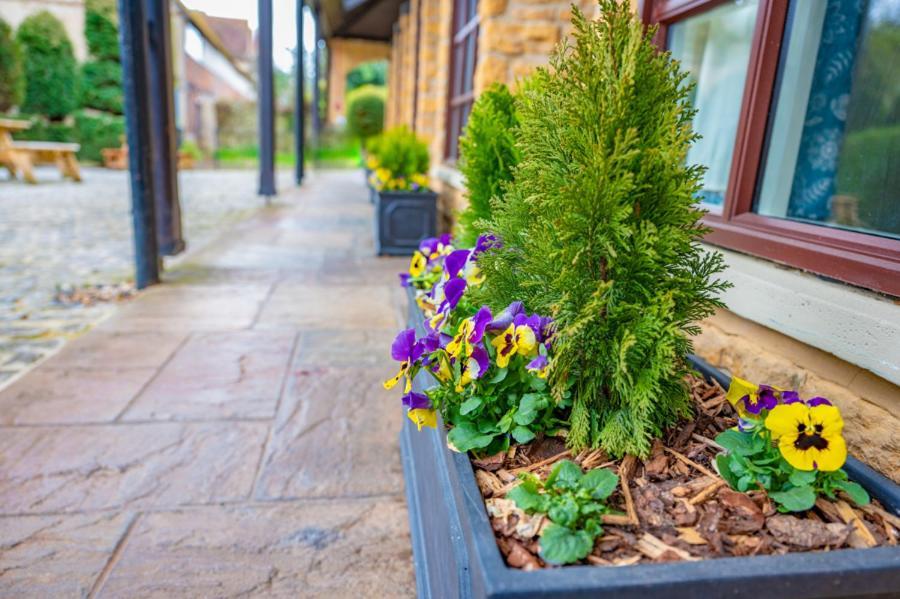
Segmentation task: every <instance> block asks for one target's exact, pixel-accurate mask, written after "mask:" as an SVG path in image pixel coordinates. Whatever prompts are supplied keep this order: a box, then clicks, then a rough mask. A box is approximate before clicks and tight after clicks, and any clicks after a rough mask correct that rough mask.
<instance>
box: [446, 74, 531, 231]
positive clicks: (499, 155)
mask: <svg viewBox="0 0 900 599" xmlns="http://www.w3.org/2000/svg"><path fill="white" fill-rule="evenodd" d="M517 125H518V119H517V118H516V100H515V97H514V96H513V95H512V93H510V91H509V88H507V87H506V86H505V85H503V84H502V83H495V84H494V85H492V86H491V87H490V88H488V89H487V90H485V91H484V92H483V93H482V94H481V95H480V96H478V99H477V100H476V101H475V104H474V105H473V106H472V112H471V114H470V115H469V120H468V122H467V124H466V130H465V134H464V135H463V137H462V138H461V139H460V141H459V152H460V171H461V172H462V174H463V177H464V178H465V180H466V198H467V200H468V202H469V205H468V206H467V207H466V209H465V210H463V211H462V212H460V214H459V216H458V220H457V230H456V232H455V235H454V237H455V238H456V240H457V241H458V243H460V244H461V245H462V246H471V245H474V244H475V240H476V239H478V236H479V235H480V234H481V233H483V232H484V230H483V228H482V226H483V225H482V224H481V223H482V221H486V220H488V219H490V217H491V200H492V199H493V198H500V197H502V192H503V186H504V185H506V184H507V183H509V182H510V181H512V176H513V175H512V174H513V168H514V167H515V166H516V164H517V163H518V162H519V151H518V149H517V148H516V145H515V137H516V129H517Z"/></svg>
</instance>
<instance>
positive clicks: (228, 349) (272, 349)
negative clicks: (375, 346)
mask: <svg viewBox="0 0 900 599" xmlns="http://www.w3.org/2000/svg"><path fill="white" fill-rule="evenodd" d="M295 337H296V335H294V334H293V333H289V332H283V331H237V332H231V333H206V334H198V335H195V336H193V337H191V338H190V339H189V340H188V341H187V343H185V344H184V345H183V346H182V347H181V348H180V349H179V350H178V351H177V352H176V354H175V355H174V357H173V358H172V359H171V360H170V361H169V362H168V363H167V364H166V365H165V367H163V369H162V370H161V371H160V373H159V376H157V377H156V378H155V379H153V382H151V383H150V384H149V386H148V387H147V388H146V389H145V390H144V391H143V392H142V393H141V395H140V396H139V397H138V398H137V399H136V400H135V402H134V404H132V405H131V407H130V408H128V411H127V412H126V413H125V414H124V415H123V416H122V420H124V421H128V420H199V419H207V420H209V419H217V418H222V419H227V418H272V417H273V416H274V415H275V407H276V403H277V401H278V398H279V396H280V394H281V386H282V381H283V379H284V373H285V370H286V368H287V365H288V362H289V361H290V357H291V353H292V350H293V347H294V342H295Z"/></svg>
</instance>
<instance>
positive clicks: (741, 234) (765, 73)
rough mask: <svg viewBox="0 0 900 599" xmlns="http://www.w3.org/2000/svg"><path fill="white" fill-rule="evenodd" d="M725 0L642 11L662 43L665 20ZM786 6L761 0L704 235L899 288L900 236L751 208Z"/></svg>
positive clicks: (670, 1) (654, 2) (852, 279)
mask: <svg viewBox="0 0 900 599" xmlns="http://www.w3.org/2000/svg"><path fill="white" fill-rule="evenodd" d="M726 1H728V0H643V2H642V3H641V5H640V8H639V15H640V16H641V18H642V19H643V20H644V22H645V23H648V24H657V25H658V26H659V31H658V33H657V35H656V37H655V38H654V40H655V41H656V43H657V45H658V46H660V47H661V48H665V47H666V37H667V32H668V28H669V26H670V25H672V24H673V23H676V22H678V21H681V20H683V19H685V18H687V17H690V16H692V15H695V14H697V13H700V12H704V11H706V10H709V9H711V8H714V7H715V6H718V5H720V4H724V3H725V2H726ZM787 11H788V2H787V1H786V0H759V12H758V14H757V19H756V25H755V28H754V31H753V41H752V45H751V49H750V60H749V66H748V69H747V80H746V83H745V85H744V97H743V100H742V103H741V118H740V121H739V122H738V128H737V134H736V137H735V150H734V157H733V159H732V162H731V170H730V171H729V176H728V187H727V188H726V190H725V202H724V205H723V207H722V214H721V215H715V214H707V215H706V217H705V218H704V221H705V223H706V224H707V225H708V226H709V227H710V228H711V229H712V232H711V233H710V234H709V235H707V236H706V238H705V241H707V242H709V243H710V244H713V245H718V246H721V247H723V248H729V249H734V250H738V251H740V252H744V253H747V254H752V255H755V256H759V257H762V258H766V259H769V260H773V261H775V262H780V263H783V264H786V265H788V266H793V267H797V268H800V269H803V270H806V271H810V272H813V273H816V274H820V275H824V276H826V277H829V278H833V279H837V280H839V281H843V282H846V283H850V284H853V285H858V286H861V287H865V288H867V289H871V290H874V291H878V292H882V293H887V294H890V295H894V296H900V240H896V239H889V238H887V237H880V236H877V235H868V234H865V233H859V232H856V231H847V230H843V229H837V228H833V227H829V226H823V225H813V224H808V223H803V222H798V221H793V220H788V219H780V218H775V217H769V216H763V215H760V214H756V213H755V212H753V199H754V193H755V191H756V185H757V181H758V175H759V171H760V167H761V160H762V155H763V150H764V145H765V141H766V140H765V137H766V130H767V129H766V125H767V121H768V118H769V110H770V107H771V103H772V101H773V91H774V87H775V81H776V77H777V69H778V59H779V55H780V52H781V41H782V39H783V37H784V28H785V23H786V21H787Z"/></svg>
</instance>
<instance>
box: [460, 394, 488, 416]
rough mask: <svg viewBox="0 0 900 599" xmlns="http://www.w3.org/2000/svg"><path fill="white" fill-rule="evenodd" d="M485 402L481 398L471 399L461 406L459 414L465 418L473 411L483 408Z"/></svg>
mask: <svg viewBox="0 0 900 599" xmlns="http://www.w3.org/2000/svg"><path fill="white" fill-rule="evenodd" d="M482 403H483V400H482V399H481V398H480V397H470V398H469V399H467V400H466V401H464V402H463V403H462V405H461V406H459V413H460V414H462V415H463V416H465V415H466V414H469V413H471V412H472V411H473V410H477V409H478V408H479V407H481V404H482Z"/></svg>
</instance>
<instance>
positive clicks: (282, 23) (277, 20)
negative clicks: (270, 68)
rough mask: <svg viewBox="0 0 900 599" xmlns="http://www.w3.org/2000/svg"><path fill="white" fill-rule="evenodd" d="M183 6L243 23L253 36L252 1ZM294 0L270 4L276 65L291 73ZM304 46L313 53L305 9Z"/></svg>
mask: <svg viewBox="0 0 900 599" xmlns="http://www.w3.org/2000/svg"><path fill="white" fill-rule="evenodd" d="M183 2H184V4H185V6H187V7H188V8H192V9H194V10H202V11H203V12H205V13H206V14H208V15H213V16H216V17H229V18H232V19H245V20H246V21H247V22H248V23H249V24H250V29H252V30H253V34H254V37H255V36H256V28H257V16H258V13H257V11H258V8H257V4H256V2H255V0H183ZM296 10H297V0H272V11H273V17H274V18H273V19H272V23H273V24H272V37H273V40H274V44H273V46H274V48H275V65H276V66H277V67H278V68H279V69H281V70H283V71H287V72H290V71H291V70H292V69H293V67H294V55H293V52H294V47H295V45H296V43H297V36H296V27H295V25H296V16H295V15H296ZM304 29H305V31H304V32H303V46H304V48H305V49H306V51H307V52H312V49H313V35H314V32H313V26H312V18H311V14H310V13H309V10H308V9H307V13H306V18H305V19H304Z"/></svg>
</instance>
